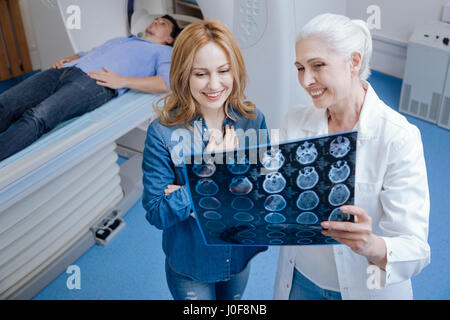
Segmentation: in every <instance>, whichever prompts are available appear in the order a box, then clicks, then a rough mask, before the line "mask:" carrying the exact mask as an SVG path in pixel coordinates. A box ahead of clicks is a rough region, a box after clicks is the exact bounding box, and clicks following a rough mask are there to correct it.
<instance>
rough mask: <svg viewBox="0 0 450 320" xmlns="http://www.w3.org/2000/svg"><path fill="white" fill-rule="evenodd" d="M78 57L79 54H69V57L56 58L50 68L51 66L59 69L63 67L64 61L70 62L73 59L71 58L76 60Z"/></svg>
mask: <svg viewBox="0 0 450 320" xmlns="http://www.w3.org/2000/svg"><path fill="white" fill-rule="evenodd" d="M78 59H80V56H79V55H73V56H70V57H67V58H64V59H60V60H57V61H56V62H55V63H54V64H53V65H52V68H53V69H61V68H63V67H64V63H68V62H71V61H73V60H78Z"/></svg>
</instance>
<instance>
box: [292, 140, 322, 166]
mask: <svg viewBox="0 0 450 320" xmlns="http://www.w3.org/2000/svg"><path fill="white" fill-rule="evenodd" d="M317 155H318V152H317V149H316V146H315V145H314V143H310V142H308V141H305V142H304V143H303V144H302V145H300V146H299V147H298V148H297V152H296V160H297V161H298V162H299V163H300V164H303V165H305V164H310V163H313V162H314V161H315V160H316V158H317Z"/></svg>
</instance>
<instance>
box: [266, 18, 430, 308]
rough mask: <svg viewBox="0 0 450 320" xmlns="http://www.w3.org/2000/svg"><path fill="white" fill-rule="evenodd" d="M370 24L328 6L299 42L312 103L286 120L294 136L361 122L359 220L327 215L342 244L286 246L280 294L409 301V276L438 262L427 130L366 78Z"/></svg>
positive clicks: (301, 71) (348, 209) (354, 208)
mask: <svg viewBox="0 0 450 320" xmlns="http://www.w3.org/2000/svg"><path fill="white" fill-rule="evenodd" d="M371 52H372V39H371V36H370V32H369V30H368V28H367V25H366V23H365V22H363V21H361V20H350V19H349V18H347V17H345V16H340V15H333V14H323V15H320V16H317V17H315V18H314V19H312V20H311V21H310V22H309V23H308V24H307V25H306V26H305V27H304V28H303V29H302V30H301V32H300V34H299V36H298V38H297V41H296V61H295V66H296V68H297V69H298V81H299V83H300V85H301V86H302V87H303V88H304V89H305V90H306V91H307V93H308V94H309V95H310V96H311V98H312V101H313V104H314V106H296V107H294V108H292V109H291V110H290V111H289V112H288V114H287V115H286V117H285V118H284V120H283V124H282V125H281V128H282V137H283V139H286V140H291V139H296V138H304V137H308V136H317V135H322V134H328V133H334V132H340V131H347V130H353V129H354V130H357V131H358V140H357V156H356V161H357V164H356V175H355V182H356V183H355V205H344V206H342V207H340V210H341V211H342V212H343V213H348V214H352V215H354V217H355V223H351V222H338V221H323V222H322V228H323V229H322V233H323V234H325V235H328V236H331V237H333V238H334V239H335V240H337V241H338V242H340V243H341V244H340V245H333V246H309V247H308V246H303V247H283V248H281V251H280V257H279V262H278V270H277V278H276V283H275V296H274V297H275V298H276V299H288V298H289V299H411V298H412V288H411V281H410V279H411V277H413V276H414V275H416V274H418V273H419V272H420V271H421V270H422V269H423V268H424V267H425V266H426V265H427V264H428V263H429V262H430V248H429V245H428V243H427V237H428V216H429V193H428V183H427V174H426V167H425V160H424V155H423V147H422V141H421V136H420V132H419V130H418V129H417V128H416V127H415V126H413V125H412V124H410V123H408V121H407V120H406V119H405V117H403V116H402V115H400V114H399V113H397V112H395V111H394V110H392V109H391V108H389V107H388V106H387V105H385V104H384V103H383V102H382V101H381V100H380V99H379V98H378V96H377V95H376V93H375V91H374V90H373V89H372V87H371V86H370V84H369V83H368V82H367V81H366V79H367V77H368V76H369V74H370V69H369V60H370V56H371Z"/></svg>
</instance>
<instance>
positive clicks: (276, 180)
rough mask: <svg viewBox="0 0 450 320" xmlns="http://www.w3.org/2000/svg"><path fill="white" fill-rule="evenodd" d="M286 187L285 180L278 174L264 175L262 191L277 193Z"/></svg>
mask: <svg viewBox="0 0 450 320" xmlns="http://www.w3.org/2000/svg"><path fill="white" fill-rule="evenodd" d="M285 186H286V179H285V178H284V177H283V175H282V174H281V173H280V172H273V173H269V174H268V175H266V177H265V179H264V182H263V189H264V191H266V192H267V193H278V192H281V190H283V189H284V187H285Z"/></svg>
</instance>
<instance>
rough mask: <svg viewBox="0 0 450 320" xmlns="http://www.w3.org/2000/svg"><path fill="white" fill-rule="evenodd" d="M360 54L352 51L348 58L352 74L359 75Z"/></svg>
mask: <svg viewBox="0 0 450 320" xmlns="http://www.w3.org/2000/svg"><path fill="white" fill-rule="evenodd" d="M361 62H362V54H361V52H359V51H354V52H353V53H352V56H351V58H350V63H351V70H352V73H355V74H356V75H359V70H361Z"/></svg>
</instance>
